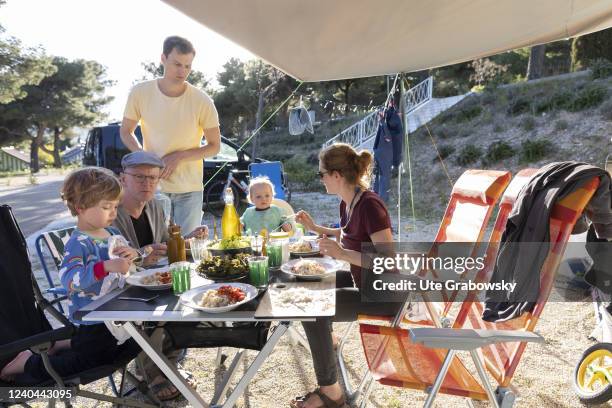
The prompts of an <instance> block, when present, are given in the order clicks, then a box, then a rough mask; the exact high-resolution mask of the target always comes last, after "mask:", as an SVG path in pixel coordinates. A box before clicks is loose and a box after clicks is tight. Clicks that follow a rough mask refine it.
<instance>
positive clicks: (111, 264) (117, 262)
mask: <svg viewBox="0 0 612 408" xmlns="http://www.w3.org/2000/svg"><path fill="white" fill-rule="evenodd" d="M130 265H132V261H130V260H129V259H125V258H115V259H109V260H108V261H104V270H105V271H106V272H118V273H120V274H122V275H125V274H126V273H127V272H128V271H129V270H130Z"/></svg>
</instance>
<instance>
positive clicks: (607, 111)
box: [599, 99, 612, 122]
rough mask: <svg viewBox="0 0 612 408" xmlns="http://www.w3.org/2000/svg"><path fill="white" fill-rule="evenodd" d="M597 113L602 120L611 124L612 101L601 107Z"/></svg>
mask: <svg viewBox="0 0 612 408" xmlns="http://www.w3.org/2000/svg"><path fill="white" fill-rule="evenodd" d="M599 113H601V116H603V118H604V119H606V120H609V121H611V122H612V99H611V100H609V101H607V102H606V103H604V104H603V105H602V107H601V108H600V109H599Z"/></svg>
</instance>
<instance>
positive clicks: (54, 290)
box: [45, 286, 68, 296]
mask: <svg viewBox="0 0 612 408" xmlns="http://www.w3.org/2000/svg"><path fill="white" fill-rule="evenodd" d="M45 293H51V294H53V295H58V296H63V295H68V291H67V290H66V289H65V288H63V287H58V286H56V287H54V288H48V289H46V290H45Z"/></svg>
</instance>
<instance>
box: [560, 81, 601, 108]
mask: <svg viewBox="0 0 612 408" xmlns="http://www.w3.org/2000/svg"><path fill="white" fill-rule="evenodd" d="M607 93H608V90H607V89H606V88H604V87H602V86H599V85H595V84H591V85H587V86H585V87H584V88H582V89H581V90H580V91H579V92H578V95H576V98H575V99H574V100H573V101H572V104H571V106H569V109H568V110H570V111H572V112H577V111H581V110H584V109H589V108H593V107H595V106H597V105H599V104H601V103H602V102H603V101H604V99H606V95H607Z"/></svg>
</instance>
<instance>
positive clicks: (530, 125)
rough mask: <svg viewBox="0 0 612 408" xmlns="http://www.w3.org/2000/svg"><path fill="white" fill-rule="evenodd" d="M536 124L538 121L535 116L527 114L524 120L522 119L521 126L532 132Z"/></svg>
mask: <svg viewBox="0 0 612 408" xmlns="http://www.w3.org/2000/svg"><path fill="white" fill-rule="evenodd" d="M535 126H536V121H535V119H534V118H533V116H525V117H524V118H523V120H522V121H521V127H522V128H523V129H524V130H525V131H526V132H531V131H532V130H533V129H535Z"/></svg>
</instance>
